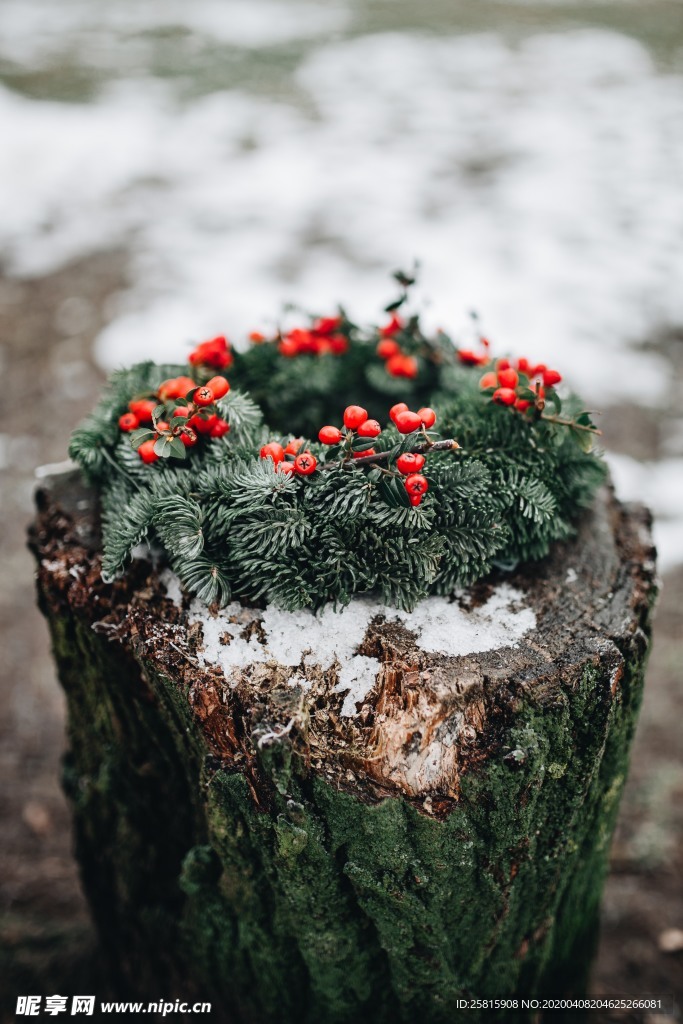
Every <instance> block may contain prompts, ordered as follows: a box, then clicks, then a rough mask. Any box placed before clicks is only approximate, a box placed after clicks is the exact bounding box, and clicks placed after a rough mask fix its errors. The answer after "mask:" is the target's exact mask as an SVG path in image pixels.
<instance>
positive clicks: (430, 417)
mask: <svg viewBox="0 0 683 1024" xmlns="http://www.w3.org/2000/svg"><path fill="white" fill-rule="evenodd" d="M389 418H390V419H391V421H392V423H393V424H394V426H395V427H396V429H397V430H398V432H399V434H412V432H413V431H414V430H420V428H426V429H427V430H430V429H431V428H432V427H433V426H434V424H435V423H436V413H435V412H434V410H433V409H430V408H429V407H428V406H425V407H424V408H423V409H418V410H417V412H411V411H410V409H409V408H408V406H407V405H406V403H405V402H399V403H398V405H392V407H391V409H390V410H389Z"/></svg>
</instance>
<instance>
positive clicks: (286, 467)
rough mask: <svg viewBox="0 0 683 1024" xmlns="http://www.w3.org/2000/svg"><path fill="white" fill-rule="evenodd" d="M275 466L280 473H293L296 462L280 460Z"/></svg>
mask: <svg viewBox="0 0 683 1024" xmlns="http://www.w3.org/2000/svg"><path fill="white" fill-rule="evenodd" d="M275 468H276V469H277V471H278V473H293V472H294V463H293V462H280V463H278V465H277V466H276V467H275Z"/></svg>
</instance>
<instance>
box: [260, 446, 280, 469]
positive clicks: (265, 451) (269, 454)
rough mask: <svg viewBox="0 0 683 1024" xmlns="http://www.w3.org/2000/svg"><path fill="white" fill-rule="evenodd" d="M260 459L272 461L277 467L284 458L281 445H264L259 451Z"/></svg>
mask: <svg viewBox="0 0 683 1024" xmlns="http://www.w3.org/2000/svg"><path fill="white" fill-rule="evenodd" d="M260 455H261V458H262V459H272V460H273V462H274V463H275V465H276V466H277V464H278V462H282V461H283V460H284V457H285V450H284V448H283V447H282V445H281V444H278V443H277V441H271V442H270V444H264V446H263V448H262V449H261V451H260Z"/></svg>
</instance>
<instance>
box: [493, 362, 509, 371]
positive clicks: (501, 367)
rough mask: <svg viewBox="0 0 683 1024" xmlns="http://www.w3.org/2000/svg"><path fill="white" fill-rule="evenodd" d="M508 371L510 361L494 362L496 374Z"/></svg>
mask: <svg viewBox="0 0 683 1024" xmlns="http://www.w3.org/2000/svg"><path fill="white" fill-rule="evenodd" d="M509 369H510V360H509V359H497V360H496V370H497V371H498V372H500V371H501V370H509Z"/></svg>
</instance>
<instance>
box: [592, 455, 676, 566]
mask: <svg viewBox="0 0 683 1024" xmlns="http://www.w3.org/2000/svg"><path fill="white" fill-rule="evenodd" d="M607 461H608V463H609V467H610V471H611V473H612V477H613V479H614V485H615V487H616V490H617V494H618V496H619V498H620V499H621V500H622V501H637V502H644V503H645V504H646V505H647V506H648V507H649V508H650V509H652V512H653V513H654V517H655V519H654V526H653V535H654V541H655V545H656V547H657V552H658V568H659V571H660V572H666V571H667V569H671V568H673V566H675V565H679V564H680V563H681V562H683V459H681V458H678V459H662V460H661V461H660V462H640V461H638V459H632V458H631V457H630V456H628V455H616V454H614V453H608V455H607Z"/></svg>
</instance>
